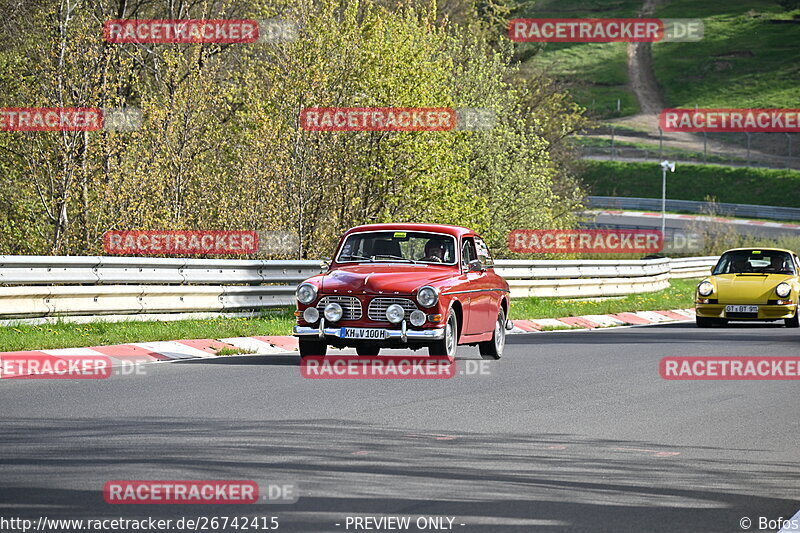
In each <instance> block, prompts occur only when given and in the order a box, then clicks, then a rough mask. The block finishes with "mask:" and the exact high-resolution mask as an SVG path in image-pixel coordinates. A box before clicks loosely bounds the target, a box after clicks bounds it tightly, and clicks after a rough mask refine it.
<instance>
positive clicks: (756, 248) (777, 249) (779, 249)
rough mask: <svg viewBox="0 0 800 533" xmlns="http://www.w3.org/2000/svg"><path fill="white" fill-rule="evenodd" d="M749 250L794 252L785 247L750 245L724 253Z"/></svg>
mask: <svg viewBox="0 0 800 533" xmlns="http://www.w3.org/2000/svg"><path fill="white" fill-rule="evenodd" d="M751 250H765V251H769V252H786V253H787V254H794V253H795V252H793V251H792V250H787V249H785V248H762V247H759V246H750V247H748V248H731V249H730V250H725V253H726V254H727V253H728V252H749V251H751Z"/></svg>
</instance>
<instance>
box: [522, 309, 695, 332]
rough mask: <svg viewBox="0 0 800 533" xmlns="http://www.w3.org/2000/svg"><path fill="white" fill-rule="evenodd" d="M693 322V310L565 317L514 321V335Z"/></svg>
mask: <svg viewBox="0 0 800 533" xmlns="http://www.w3.org/2000/svg"><path fill="white" fill-rule="evenodd" d="M691 320H694V309H671V310H667V311H637V312H635V313H616V314H610V315H584V316H565V317H561V318H539V319H536V320H514V321H513V322H514V329H512V330H511V331H509V333H510V334H512V335H513V334H515V333H535V332H537V331H546V330H553V329H598V328H612V327H615V326H645V325H651V324H659V323H661V322H689V321H691Z"/></svg>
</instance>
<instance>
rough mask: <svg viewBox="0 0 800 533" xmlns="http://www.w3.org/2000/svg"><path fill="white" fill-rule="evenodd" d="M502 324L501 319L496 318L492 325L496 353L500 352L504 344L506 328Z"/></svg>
mask: <svg viewBox="0 0 800 533" xmlns="http://www.w3.org/2000/svg"><path fill="white" fill-rule="evenodd" d="M504 326H505V324H503V321H502V320H501V319H499V318H498V319H497V323H496V324H495V326H494V346H495V348H497V353H500V352H502V351H503V346H505V344H506V328H505V327H504Z"/></svg>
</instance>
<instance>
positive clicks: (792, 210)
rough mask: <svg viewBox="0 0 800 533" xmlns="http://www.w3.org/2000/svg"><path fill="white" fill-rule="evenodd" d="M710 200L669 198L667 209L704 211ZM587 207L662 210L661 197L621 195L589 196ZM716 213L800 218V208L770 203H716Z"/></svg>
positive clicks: (769, 217)
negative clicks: (627, 196) (770, 204)
mask: <svg viewBox="0 0 800 533" xmlns="http://www.w3.org/2000/svg"><path fill="white" fill-rule="evenodd" d="M708 205H709V204H708V202H695V201H691V200H667V211H687V212H689V213H704V212H706V211H704V210H707V209H708ZM586 206H587V207H593V208H596V207H600V208H604V209H635V210H645V211H661V199H659V198H624V197H619V196H587V197H586ZM715 208H716V214H720V215H726V216H733V217H741V218H765V219H768V220H800V208H796V207H778V206H769V205H752V204H726V203H718V204H715Z"/></svg>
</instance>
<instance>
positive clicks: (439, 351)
mask: <svg viewBox="0 0 800 533" xmlns="http://www.w3.org/2000/svg"><path fill="white" fill-rule="evenodd" d="M456 346H458V318H457V317H456V313H455V311H453V310H452V309H450V313H448V315H447V322H446V323H445V326H444V338H443V339H442V340H440V341H436V342H434V343H433V344H431V345H430V346H429V347H428V355H431V356H437V357H441V356H445V357H447V358H448V359H449V360H451V361H454V360H455V358H456Z"/></svg>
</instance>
